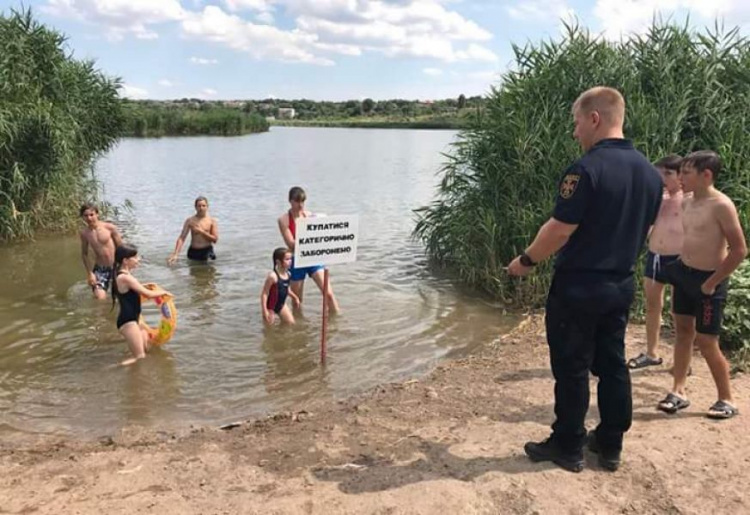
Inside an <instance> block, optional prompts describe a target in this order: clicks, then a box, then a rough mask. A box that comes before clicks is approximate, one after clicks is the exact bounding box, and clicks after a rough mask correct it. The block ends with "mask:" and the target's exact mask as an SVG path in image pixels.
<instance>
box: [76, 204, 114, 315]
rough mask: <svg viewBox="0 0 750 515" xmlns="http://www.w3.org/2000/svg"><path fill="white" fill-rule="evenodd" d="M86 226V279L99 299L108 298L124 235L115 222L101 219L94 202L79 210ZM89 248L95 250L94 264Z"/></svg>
mask: <svg viewBox="0 0 750 515" xmlns="http://www.w3.org/2000/svg"><path fill="white" fill-rule="evenodd" d="M79 214H80V215H81V218H82V219H83V221H84V222H85V223H86V227H85V228H84V229H82V230H81V232H80V238H81V259H82V260H83V267H84V268H85V269H86V281H87V282H88V284H89V286H91V290H92V292H93V294H94V297H95V298H96V299H99V300H103V299H106V298H107V290H108V289H109V286H110V283H111V282H112V265H114V262H115V248H117V246H118V245H122V237H121V236H120V232H119V231H118V230H117V227H115V225H114V224H112V223H109V222H102V221H101V220H99V208H98V207H97V206H96V205H95V204H92V203H86V204H83V205H82V206H81V208H80V210H79ZM89 248H91V250H93V251H94V266H93V267H92V266H91V262H90V261H89Z"/></svg>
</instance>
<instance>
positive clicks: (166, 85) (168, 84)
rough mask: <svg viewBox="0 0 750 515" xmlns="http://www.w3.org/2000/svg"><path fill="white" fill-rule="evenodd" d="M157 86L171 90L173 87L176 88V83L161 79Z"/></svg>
mask: <svg viewBox="0 0 750 515" xmlns="http://www.w3.org/2000/svg"><path fill="white" fill-rule="evenodd" d="M157 84H158V85H159V86H161V87H163V88H171V87H172V86H174V82H172V81H171V80H169V79H161V80H159V81H158V82H157Z"/></svg>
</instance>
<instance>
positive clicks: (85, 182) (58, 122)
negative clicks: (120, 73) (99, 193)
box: [0, 10, 123, 240]
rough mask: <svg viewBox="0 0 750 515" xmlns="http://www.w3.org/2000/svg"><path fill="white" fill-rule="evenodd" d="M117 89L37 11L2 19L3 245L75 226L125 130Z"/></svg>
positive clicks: (0, 183) (0, 181) (0, 168)
mask: <svg viewBox="0 0 750 515" xmlns="http://www.w3.org/2000/svg"><path fill="white" fill-rule="evenodd" d="M118 87H119V81H118V80H117V79H113V78H110V77H107V76H105V75H103V74H102V73H101V72H99V71H98V70H96V69H95V67H94V64H93V63H92V62H90V61H79V60H76V59H74V58H73V57H72V55H71V54H70V53H69V52H68V51H67V50H66V47H65V37H64V36H63V35H62V34H60V33H59V32H57V31H55V30H52V29H49V28H47V27H45V26H43V25H41V24H40V23H38V22H37V21H35V20H34V18H33V16H32V14H31V11H29V10H27V11H23V12H17V11H11V12H10V13H9V14H8V15H5V14H2V15H0V240H8V239H13V238H20V237H29V236H31V235H32V234H33V233H34V231H36V230H38V229H44V230H62V229H69V228H70V227H71V226H72V225H73V224H74V223H75V220H76V218H77V210H78V206H79V205H80V202H81V201H82V200H85V199H86V198H88V197H90V196H92V195H93V194H94V192H95V189H94V188H95V185H94V179H93V175H92V174H91V165H92V163H93V160H94V159H95V158H96V156H98V155H99V154H100V153H102V152H104V151H106V150H107V149H108V148H110V146H111V145H112V144H113V143H114V142H115V141H116V139H117V137H118V135H119V134H120V131H121V127H122V121H123V119H122V112H121V108H120V101H119V98H118V94H117V88H118Z"/></svg>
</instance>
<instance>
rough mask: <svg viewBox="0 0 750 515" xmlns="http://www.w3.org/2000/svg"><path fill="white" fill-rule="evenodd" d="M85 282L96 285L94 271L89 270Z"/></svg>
mask: <svg viewBox="0 0 750 515" xmlns="http://www.w3.org/2000/svg"><path fill="white" fill-rule="evenodd" d="M86 282H87V283H88V284H89V286H92V287H93V286H96V276H95V275H94V272H89V276H88V278H86Z"/></svg>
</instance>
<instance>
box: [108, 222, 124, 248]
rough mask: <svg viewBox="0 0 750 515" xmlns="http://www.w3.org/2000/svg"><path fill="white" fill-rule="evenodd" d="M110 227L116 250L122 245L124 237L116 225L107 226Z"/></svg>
mask: <svg viewBox="0 0 750 515" xmlns="http://www.w3.org/2000/svg"><path fill="white" fill-rule="evenodd" d="M107 226H108V227H109V232H110V234H111V235H112V241H113V242H114V244H115V248H117V247H119V246H121V245H122V236H121V235H120V230H119V229H118V228H117V226H116V225H115V224H107Z"/></svg>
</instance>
